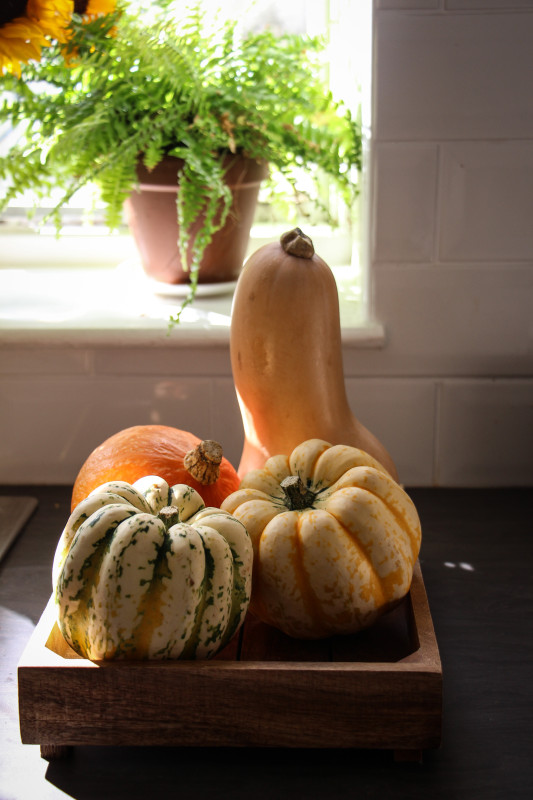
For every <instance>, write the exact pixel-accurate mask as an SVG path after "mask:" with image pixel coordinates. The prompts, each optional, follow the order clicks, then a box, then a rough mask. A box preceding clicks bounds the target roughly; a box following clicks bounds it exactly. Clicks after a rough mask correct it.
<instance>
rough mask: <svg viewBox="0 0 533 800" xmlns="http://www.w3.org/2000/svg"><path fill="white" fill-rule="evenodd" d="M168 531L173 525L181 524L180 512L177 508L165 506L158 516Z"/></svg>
mask: <svg viewBox="0 0 533 800" xmlns="http://www.w3.org/2000/svg"><path fill="white" fill-rule="evenodd" d="M157 516H158V517H159V519H160V520H161V522H162V523H163V524H164V526H165V528H166V530H167V531H168V530H169V528H171V527H172V526H173V525H177V524H178V522H180V511H179V508H176V506H165V507H164V508H162V509H161V511H160V512H159V514H158V515H157Z"/></svg>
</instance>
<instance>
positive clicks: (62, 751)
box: [41, 744, 72, 761]
mask: <svg viewBox="0 0 533 800" xmlns="http://www.w3.org/2000/svg"><path fill="white" fill-rule="evenodd" d="M71 750H72V748H71V747H69V745H67V744H42V745H41V758H45V759H46V760H47V761H56V760H57V759H58V758H66V757H67V756H68V755H69V753H70V752H71Z"/></svg>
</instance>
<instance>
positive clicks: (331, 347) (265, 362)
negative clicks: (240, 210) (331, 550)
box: [230, 229, 398, 480]
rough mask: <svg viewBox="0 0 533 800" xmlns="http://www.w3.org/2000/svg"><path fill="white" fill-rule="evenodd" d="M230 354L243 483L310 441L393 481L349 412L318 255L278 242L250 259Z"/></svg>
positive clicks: (381, 453) (330, 282)
mask: <svg viewBox="0 0 533 800" xmlns="http://www.w3.org/2000/svg"><path fill="white" fill-rule="evenodd" d="M296 230H297V231H299V229H296ZM300 233H301V231H300ZM287 235H288V234H285V236H287ZM302 235H303V234H302ZM306 238H307V237H306ZM282 239H283V237H282ZM309 241H310V240H309ZM311 246H312V245H311ZM313 252H314V251H313ZM230 353H231V364H232V371H233V379H234V383H235V389H236V393H237V400H238V403H239V407H240V411H241V416H242V421H243V427H244V447H243V451H242V456H241V460H240V464H239V467H238V470H237V472H238V474H239V476H240V477H241V479H242V478H243V476H244V475H246V473H247V472H249V471H250V470H252V469H258V468H261V467H262V466H263V465H264V464H265V462H266V460H267V459H268V458H269V457H270V456H273V455H276V454H277V453H285V452H290V451H291V450H293V449H294V448H295V447H296V446H297V445H298V444H299V443H300V442H303V441H305V440H307V439H310V438H315V437H318V438H321V439H324V440H326V441H328V442H331V443H332V444H349V445H352V446H353V447H357V448H359V449H362V450H365V451H366V452H368V453H370V454H371V455H372V456H374V458H376V459H377V460H378V461H379V462H380V463H381V464H382V465H383V466H384V467H385V469H386V470H387V471H388V472H389V473H390V474H391V475H392V477H393V478H394V479H395V480H397V479H398V474H397V471H396V467H395V465H394V462H393V460H392V458H391V456H390V454H389V453H388V452H387V450H386V449H385V447H384V446H383V445H382V444H381V442H379V441H378V439H377V438H376V437H375V436H374V435H373V434H372V433H371V432H370V431H369V430H368V429H367V428H365V426H364V425H363V424H362V423H361V422H360V421H359V420H358V419H357V418H356V417H355V416H354V414H353V413H352V411H351V409H350V406H349V403H348V399H347V396H346V388H345V383H344V369H343V363H342V344H341V328H340V316H339V301H338V292H337V285H336V282H335V278H334V276H333V273H332V272H331V270H330V268H329V267H328V265H327V264H326V262H325V261H323V259H322V258H320V256H318V255H317V254H316V253H314V254H313V255H312V257H310V258H309V257H299V256H294V255H290V254H289V253H287V252H286V251H285V250H284V248H283V246H282V244H281V243H280V242H274V243H271V244H267V245H264V246H263V247H261V248H259V249H258V250H257V251H256V252H255V253H253V254H252V255H251V256H250V258H249V259H248V261H247V262H246V264H245V265H244V268H243V270H242V272H241V275H240V276H239V280H238V283H237V287H236V290H235V295H234V301H233V308H232V318H231V335H230Z"/></svg>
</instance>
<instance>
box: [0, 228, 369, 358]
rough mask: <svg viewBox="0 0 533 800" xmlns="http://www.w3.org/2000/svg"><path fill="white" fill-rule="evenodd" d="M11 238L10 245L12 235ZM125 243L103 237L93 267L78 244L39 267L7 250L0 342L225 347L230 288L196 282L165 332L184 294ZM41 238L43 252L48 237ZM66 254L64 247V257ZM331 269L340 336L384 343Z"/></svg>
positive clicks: (1, 276) (348, 285) (347, 279)
mask: <svg viewBox="0 0 533 800" xmlns="http://www.w3.org/2000/svg"><path fill="white" fill-rule="evenodd" d="M7 241H8V240H6V239H4V243H6V244H7ZM10 241H11V242H13V243H14V239H11V240H10ZM34 242H35V239H33V242H32V244H33V243H34ZM125 242H126V247H125V249H124V250H123V251H121V250H120V246H121V245H120V242H113V241H111V242H110V240H109V239H108V246H109V245H111V244H112V245H114V247H111V249H110V251H109V256H110V257H109V262H110V263H99V265H97V266H95V265H94V262H92V263H91V261H90V260H88V261H87V262H86V263H84V262H83V259H80V257H79V256H80V251H79V247H78V248H77V253H76V259H75V260H74V258H73V259H72V261H70V263H69V262H66V263H62V264H60V265H55V264H54V263H53V261H52V260H51V259H50V258H47V254H46V252H43V253H41V254H40V255H41V258H39V259H38V260H39V262H40V263H39V264H38V265H37V264H34V263H32V261H31V260H28V258H27V255H28V251H26V254H22V255H21V254H20V252H19V254H17V253H14V252H12V253H10V254H8V253H7V252H4V253H3V254H2V255H3V257H2V259H1V261H0V346H8V345H12V346H39V347H45V346H64V345H66V346H69V347H72V346H74V347H91V346H96V347H105V346H157V347H184V346H191V345H194V346H197V347H201V346H212V345H218V344H220V345H226V344H227V343H228V341H229V332H230V321H231V303H232V296H233V292H232V287H231V286H230V287H228V288H227V290H226V291H225V292H220V293H219V292H218V291H215V292H213V293H210V292H209V290H207V292H206V290H205V289H202V288H201V289H200V290H199V293H198V295H197V297H196V299H195V302H194V304H193V305H192V306H190V307H187V308H186V309H185V310H184V311H183V314H182V317H181V322H180V324H179V325H177V326H174V327H173V328H172V330H169V324H168V323H169V319H170V317H171V316H173V315H174V314H176V312H177V311H178V309H179V308H180V303H181V299H180V298H179V297H175V296H166V295H165V294H164V293H161V290H163V292H164V291H165V287H164V285H163V284H155V283H154V282H153V281H150V280H148V278H147V277H146V276H145V275H144V273H143V271H142V269H141V268H140V266H139V265H138V264H137V263H136V260H135V257H134V255H133V254H132V252H131V251H129V250H128V247H127V239H126V240H125ZM41 243H42V244H43V246H44V248H45V250H46V240H42V239H41ZM64 244H66V243H64ZM11 247H13V244H12V245H11ZM117 248H118V249H117ZM65 252H66V251H65V247H64V246H63V248H62V253H63V255H65ZM121 256H122V260H121ZM73 263H75V264H76V266H72V264H73ZM116 264H118V266H115V265H116ZM332 269H333V273H334V275H335V278H336V280H337V286H338V289H339V304H340V313H341V326H342V336H343V342H344V343H345V344H349V345H351V346H357V347H364V348H379V347H381V346H383V344H384V331H383V327H382V326H381V325H380V324H379V323H374V322H371V321H369V320H368V319H367V315H366V308H365V304H364V302H363V300H362V298H361V293H360V290H359V289H358V287H357V285H356V282H355V281H354V276H353V270H352V268H350V267H346V266H337V267H333V268H332ZM174 291H175V289H170V292H174Z"/></svg>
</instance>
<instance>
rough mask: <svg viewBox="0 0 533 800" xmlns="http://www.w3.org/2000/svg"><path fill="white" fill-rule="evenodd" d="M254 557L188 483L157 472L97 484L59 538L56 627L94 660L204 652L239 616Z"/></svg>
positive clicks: (236, 525)
mask: <svg viewBox="0 0 533 800" xmlns="http://www.w3.org/2000/svg"><path fill="white" fill-rule="evenodd" d="M169 504H170V505H171V507H172V509H173V510H172V514H170V512H169V511H168V509H167V506H168V505H169ZM176 509H178V512H179V513H178V512H176ZM169 516H170V521H167V517H169ZM178 516H179V521H177V522H176V519H178ZM252 558H253V554H252V546H251V541H250V538H249V536H248V533H247V531H246V529H245V528H244V526H243V525H242V523H240V522H239V521H237V520H236V519H235V518H234V517H233V516H231V515H230V514H229V513H228V512H225V511H222V510H221V509H219V508H206V507H205V506H204V503H203V501H202V498H201V497H200V495H199V494H198V493H197V492H196V491H195V490H194V489H192V488H191V487H189V486H187V485H184V484H178V485H176V486H173V487H169V486H168V484H167V483H166V482H165V481H163V480H162V479H161V478H159V477H157V476H146V477H144V478H143V479H141V480H139V481H137V482H136V483H135V484H134V485H130V484H127V483H126V482H124V481H118V482H110V483H107V484H104V485H103V486H102V487H98V488H97V489H96V490H95V491H94V492H93V493H91V494H90V495H89V496H88V497H87V498H86V499H85V500H84V501H82V503H80V504H79V505H78V506H77V507H76V509H75V510H74V512H73V513H72V514H71V515H70V517H69V520H68V522H67V524H66V526H65V529H64V531H63V533H62V535H61V538H60V540H59V542H58V545H57V549H56V554H55V558H54V565H53V575H52V579H53V586H54V596H55V602H56V610H57V619H58V625H59V628H60V630H61V632H62V634H63V636H64V638H65V639H66V641H67V642H68V643H69V645H70V646H71V647H72V648H73V649H74V650H75V651H76V652H77V653H78V654H79V655H81V656H82V657H83V658H88V659H90V660H92V661H102V660H109V659H135V660H140V659H193V658H196V659H198V658H210V657H212V656H213V655H215V654H216V653H217V652H218V651H219V650H220V649H221V648H223V647H224V646H225V645H226V644H227V643H228V642H229V640H230V639H231V638H232V636H233V635H234V634H235V633H236V631H237V630H238V629H239V627H240V626H241V625H242V623H243V621H244V617H245V615H246V612H247V609H248V603H249V599H250V592H251V573H252Z"/></svg>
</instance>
